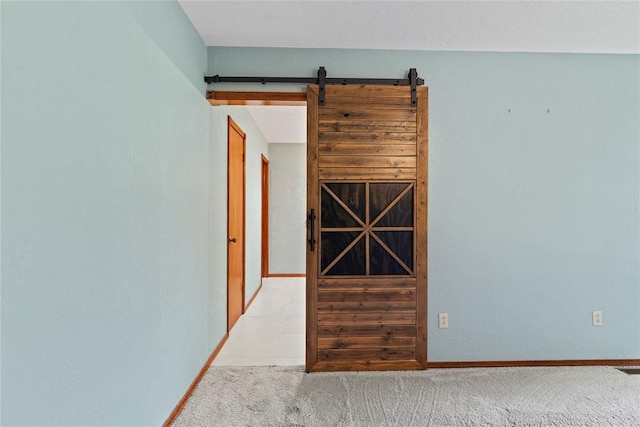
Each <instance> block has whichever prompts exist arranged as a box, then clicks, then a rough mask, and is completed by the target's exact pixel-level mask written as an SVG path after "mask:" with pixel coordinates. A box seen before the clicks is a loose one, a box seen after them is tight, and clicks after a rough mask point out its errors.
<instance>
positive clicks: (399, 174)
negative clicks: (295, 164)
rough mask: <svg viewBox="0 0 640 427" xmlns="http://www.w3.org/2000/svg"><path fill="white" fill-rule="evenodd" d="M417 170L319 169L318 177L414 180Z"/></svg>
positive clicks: (327, 178)
mask: <svg viewBox="0 0 640 427" xmlns="http://www.w3.org/2000/svg"><path fill="white" fill-rule="evenodd" d="M415 176H416V170H415V168H377V169H376V170H375V171H372V170H371V169H369V168H339V167H337V168H333V167H323V168H319V173H318V177H319V179H322V180H369V181H371V180H394V179H396V180H406V179H414V178H415Z"/></svg>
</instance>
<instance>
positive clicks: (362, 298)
mask: <svg viewBox="0 0 640 427" xmlns="http://www.w3.org/2000/svg"><path fill="white" fill-rule="evenodd" d="M422 89H425V88H419V91H418V99H419V102H418V105H417V106H416V107H412V106H411V105H410V104H411V97H410V96H411V91H410V89H409V88H406V87H404V88H401V87H378V86H344V87H336V86H327V87H326V92H325V95H326V97H325V105H324V106H317V104H315V105H314V106H313V108H314V112H313V117H311V116H309V118H308V123H309V129H308V134H309V141H310V144H309V145H310V146H311V148H309V151H308V156H307V160H308V162H309V163H308V168H309V170H313V172H310V173H309V175H308V179H309V182H308V203H309V206H308V207H309V208H312V207H314V206H315V207H316V208H319V207H320V202H322V209H323V210H322V223H321V224H320V226H319V227H320V228H321V230H322V233H323V234H322V238H321V240H322V242H321V245H322V247H321V248H320V253H321V254H323V255H322V256H320V255H319V254H316V255H315V256H311V257H309V256H310V254H308V260H310V259H313V262H314V263H315V264H314V266H313V267H312V268H309V269H308V271H307V275H308V277H309V276H313V285H312V286H310V283H311V281H309V279H308V282H307V284H308V287H307V290H308V292H313V293H314V295H313V296H311V298H309V295H308V307H310V308H313V310H314V313H313V315H309V314H307V320H308V324H307V328H308V333H307V338H308V343H307V344H308V345H307V351H308V352H309V351H315V354H314V355H309V354H307V366H306V369H307V371H331V370H388V369H424V368H425V367H426V307H427V294H426V273H427V270H426V247H427V241H426V238H427V234H426V221H427V219H426V213H427V211H426V197H427V195H426V191H427V181H426V177H427V161H428V158H427V146H426V143H427V140H426V136H427V122H426V118H425V117H421V115H426V114H427V109H426V96H427V92H426V90H422ZM314 91H315V92H314ZM309 93H317V88H316V87H314V86H311V87H310V89H309ZM420 99H422V100H423V102H422V103H421V102H420ZM309 102H312V101H311V100H310V98H309ZM314 102H317V99H315V100H314ZM310 109H311V106H310ZM308 111H309V110H308ZM308 114H309V113H308ZM311 162H314V164H313V165H311ZM312 181H313V182H312ZM363 184H364V185H363ZM320 188H322V189H323V190H322V192H320ZM374 190H375V191H374ZM422 193H424V194H422ZM314 203H316V204H314ZM323 250H326V251H327V252H326V253H325V252H323ZM363 254H364V255H363ZM420 257H423V259H418V258H420ZM320 259H321V260H322V271H320ZM345 260H346V263H345ZM363 260H364V261H363ZM308 265H309V264H308ZM349 266H352V267H353V268H352V267H349ZM385 274H386V275H385ZM325 275H328V276H329V277H324V276H325ZM402 275H405V276H402ZM312 299H313V300H312ZM309 321H312V322H313V323H312V324H309ZM312 330H313V331H312ZM423 332H424V337H423V336H422V334H423ZM310 339H312V340H315V341H314V342H313V343H310V342H309V340H310Z"/></svg>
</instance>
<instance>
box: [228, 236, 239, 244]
mask: <svg viewBox="0 0 640 427" xmlns="http://www.w3.org/2000/svg"><path fill="white" fill-rule="evenodd" d="M237 241H238V239H236V238H235V237H234V238H233V239H229V243H235V242H237Z"/></svg>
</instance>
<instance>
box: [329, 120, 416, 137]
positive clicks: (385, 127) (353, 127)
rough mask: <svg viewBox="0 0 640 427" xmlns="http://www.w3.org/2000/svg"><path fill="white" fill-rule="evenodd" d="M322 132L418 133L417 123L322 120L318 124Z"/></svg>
mask: <svg viewBox="0 0 640 427" xmlns="http://www.w3.org/2000/svg"><path fill="white" fill-rule="evenodd" d="M318 126H319V129H320V131H321V132H397V133H412V134H415V133H416V122H415V121H393V122H392V121H379V120H375V119H360V120H349V119H344V120H322V121H320V122H319V124H318Z"/></svg>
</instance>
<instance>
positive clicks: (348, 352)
mask: <svg viewBox="0 0 640 427" xmlns="http://www.w3.org/2000/svg"><path fill="white" fill-rule="evenodd" d="M415 352H416V349H415V347H414V346H407V347H377V348H368V349H360V348H339V349H327V350H322V349H321V350H319V351H318V360H320V361H325V360H326V361H331V360H349V359H354V360H362V359H367V358H371V359H375V360H406V359H413V358H415V357H416V354H415Z"/></svg>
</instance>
